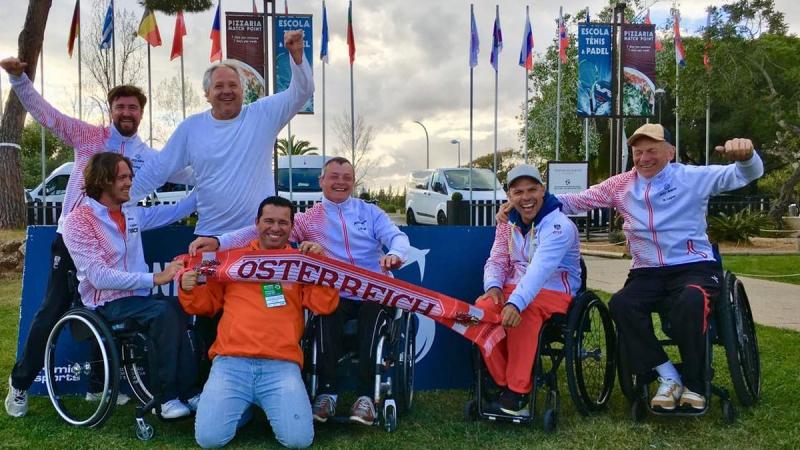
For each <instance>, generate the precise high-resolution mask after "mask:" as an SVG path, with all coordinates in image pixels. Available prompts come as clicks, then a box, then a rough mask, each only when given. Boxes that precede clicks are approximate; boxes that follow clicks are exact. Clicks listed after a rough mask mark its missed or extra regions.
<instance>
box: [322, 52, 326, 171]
mask: <svg viewBox="0 0 800 450" xmlns="http://www.w3.org/2000/svg"><path fill="white" fill-rule="evenodd" d="M322 164H325V61H323V62H322Z"/></svg>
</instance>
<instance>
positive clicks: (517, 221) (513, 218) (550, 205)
mask: <svg viewBox="0 0 800 450" xmlns="http://www.w3.org/2000/svg"><path fill="white" fill-rule="evenodd" d="M561 206H562V205H561V202H560V201H558V199H557V198H556V196H555V195H553V194H551V193H550V192H545V193H544V199H543V203H542V208H541V209H539V212H538V213H536V216H534V218H533V224H531V225H533V226H538V225H539V223H541V221H542V219H544V218H545V217H547V215H548V214H550V213H551V212H553V211H555V210H557V209H559V210H560V209H561ZM508 221H509V223H512V224H514V225H515V226H517V227H518V228H519V229H520V231H521V232H522V234H527V233H528V231H530V229H531V225H526V224H525V222H523V221H522V216H521V215H520V213H519V212H517V210H516V208H515V209H512V210H511V214H509V215H508Z"/></svg>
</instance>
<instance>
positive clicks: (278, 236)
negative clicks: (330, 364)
mask: <svg viewBox="0 0 800 450" xmlns="http://www.w3.org/2000/svg"><path fill="white" fill-rule="evenodd" d="M293 224H294V206H293V205H292V204H291V203H290V202H289V201H288V200H286V199H284V198H281V197H277V196H273V197H268V198H266V199H265V200H264V201H262V202H261V204H260V205H259V207H258V215H257V216H256V228H257V230H258V239H256V240H254V241H252V242H251V243H250V246H249V248H250V249H252V250H266V249H270V250H278V249H288V248H290V247H289V246H288V241H289V236H290V235H291V232H292V226H293ZM178 297H179V299H180V302H181V305H182V306H183V308H184V310H186V312H187V313H189V314H198V315H205V316H213V315H215V314H217V313H218V312H219V311H222V318H221V319H220V322H219V328H218V331H217V339H216V341H215V342H214V344H213V345H212V346H211V349H210V350H209V357H210V358H211V359H212V360H213V364H212V366H211V374H210V375H209V378H208V381H207V382H206V385H205V387H204V388H203V393H202V394H201V396H200V402H199V404H198V407H197V417H196V419H195V439H196V440H197V443H198V444H199V445H200V446H201V447H204V448H210V447H221V446H223V445H225V444H227V443H228V442H229V441H230V440H231V439H233V437H234V435H235V434H236V430H237V428H238V426H240V425H241V424H243V423H244V422H245V421H246V419H247V417H248V414H247V411H248V410H249V408H250V406H251V405H253V404H255V405H258V406H259V407H261V409H263V410H264V412H265V413H266V414H267V417H268V418H269V422H270V425H271V426H272V430H273V432H274V433H275V437H276V438H277V439H278V441H279V442H280V443H281V444H282V445H284V446H286V447H292V448H304V447H308V446H310V445H311V443H312V442H313V440H314V427H313V419H312V416H311V404H310V402H309V400H308V394H307V393H306V388H305V385H304V384H303V379H302V376H301V367H302V364H303V352H302V350H301V348H300V344H299V342H300V338H301V336H302V334H303V328H304V322H303V309H304V308H308V309H310V310H312V311H313V312H315V313H318V314H330V313H331V312H333V311H334V310H336V307H337V306H338V304H339V292H338V291H336V290H335V289H332V288H328V287H322V286H315V285H303V284H288V283H264V284H259V283H228V284H221V283H217V282H214V281H209V283H208V284H204V285H198V284H197V272H194V271H188V272H185V273H184V274H183V276H182V277H181V289H180V292H179V295H178Z"/></svg>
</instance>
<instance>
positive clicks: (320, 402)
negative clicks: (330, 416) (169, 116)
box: [314, 397, 333, 412]
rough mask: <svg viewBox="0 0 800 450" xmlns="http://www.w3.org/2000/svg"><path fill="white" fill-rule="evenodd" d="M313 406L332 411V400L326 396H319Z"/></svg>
mask: <svg viewBox="0 0 800 450" xmlns="http://www.w3.org/2000/svg"><path fill="white" fill-rule="evenodd" d="M314 406H316V407H317V408H319V409H324V410H325V411H328V412H330V411H333V401H331V400H330V399H329V398H327V397H320V398H318V399H317V401H315V402H314Z"/></svg>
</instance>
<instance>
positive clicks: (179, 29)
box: [169, 11, 186, 61]
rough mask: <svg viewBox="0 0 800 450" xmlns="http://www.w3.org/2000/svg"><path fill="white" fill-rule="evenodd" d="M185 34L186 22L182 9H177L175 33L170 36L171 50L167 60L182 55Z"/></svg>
mask: <svg viewBox="0 0 800 450" xmlns="http://www.w3.org/2000/svg"><path fill="white" fill-rule="evenodd" d="M184 36H186V22H184V21H183V11H178V15H177V16H176V17H175V35H174V36H173V37H172V52H170V55H169V60H170V61H172V60H173V59H175V58H177V57H179V56H182V55H183V37H184Z"/></svg>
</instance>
